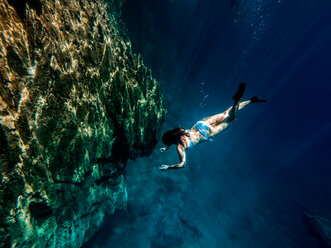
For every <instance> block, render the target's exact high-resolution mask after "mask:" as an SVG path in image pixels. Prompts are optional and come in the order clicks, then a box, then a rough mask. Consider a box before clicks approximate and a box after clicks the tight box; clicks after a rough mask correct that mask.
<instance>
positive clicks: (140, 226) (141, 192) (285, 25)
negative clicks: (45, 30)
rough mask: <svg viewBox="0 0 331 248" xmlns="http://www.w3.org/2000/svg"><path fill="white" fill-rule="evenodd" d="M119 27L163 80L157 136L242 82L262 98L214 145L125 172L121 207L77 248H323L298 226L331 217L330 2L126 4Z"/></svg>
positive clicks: (207, 111)
mask: <svg viewBox="0 0 331 248" xmlns="http://www.w3.org/2000/svg"><path fill="white" fill-rule="evenodd" d="M123 8H124V9H123V19H124V22H125V24H126V26H127V29H128V35H129V37H130V39H131V41H132V46H133V49H134V51H135V52H137V53H141V54H142V55H143V57H144V60H145V62H146V64H147V65H148V66H150V67H151V69H152V72H153V76H154V77H156V79H157V80H158V81H159V82H160V84H161V87H162V89H163V94H164V97H165V101H166V104H167V108H168V111H169V113H168V116H167V119H166V122H165V124H164V125H163V130H162V131H163V132H164V131H166V130H168V129H172V128H174V127H175V126H176V125H181V126H183V127H184V128H190V127H191V126H192V125H193V124H194V123H195V122H196V121H198V120H199V119H201V118H203V117H206V116H209V115H212V114H216V113H219V112H222V111H224V110H225V109H226V108H227V107H229V106H231V104H232V99H231V97H232V95H233V93H234V92H235V91H236V89H237V86H238V83H239V82H240V81H246V82H247V90H246V92H245V95H244V99H247V98H250V97H252V96H253V95H261V96H264V97H265V98H267V99H268V102H267V103H266V104H259V105H258V104H256V105H252V106H248V107H247V108H245V109H244V110H242V111H240V112H239V113H238V116H237V120H236V121H235V123H233V124H232V125H231V126H230V127H229V128H228V129H227V130H226V131H225V132H224V133H222V134H220V135H219V136H218V137H216V138H215V139H214V140H213V141H212V142H206V143H204V144H201V145H199V146H197V147H195V148H194V149H192V150H188V151H187V156H188V163H187V166H186V167H185V168H183V169H180V170H171V171H165V172H161V171H159V170H158V167H159V166H160V165H161V164H164V163H175V162H177V160H178V157H177V154H176V151H175V148H174V147H172V149H171V150H170V151H169V152H168V153H160V152H159V151H158V149H159V148H160V147H162V144H161V142H160V143H159V144H158V146H157V147H156V149H155V151H154V153H153V154H152V155H151V156H150V157H148V158H142V159H139V160H137V161H129V164H128V166H127V183H128V209H127V210H126V211H122V212H118V213H117V214H116V215H115V216H114V217H112V218H111V219H110V220H109V221H108V222H106V223H105V225H104V227H103V228H102V229H101V230H100V231H99V232H98V233H97V234H96V235H95V237H94V238H93V239H92V240H91V241H90V242H89V243H87V244H86V246H85V247H153V248H156V247H185V248H186V247H208V248H209V247H244V248H250V247H263V248H264V247H295V248H296V247H307V248H313V247H322V244H321V243H320V242H319V241H318V239H317V238H316V237H315V236H313V235H312V234H311V233H310V232H309V229H308V228H307V226H305V224H304V222H303V220H302V215H303V213H304V211H311V212H312V213H314V214H318V215H321V216H324V217H327V218H331V208H330V206H331V197H330V196H331V180H330V178H331V168H330V161H331V160H330V159H331V155H330V154H331V153H330V140H331V132H330V127H331V117H330V110H331V108H330V107H331V105H330V102H329V95H330V93H331V92H330V90H331V86H330V81H331V80H330V79H331V75H330V68H331V62H330V55H331V53H330V44H331V35H330V34H331V25H330V23H331V22H330V21H331V18H330V11H331V2H330V1H328V0H321V1H294V0H288V1H286V0H283V1H268V0H267V1H260V0H250V1H239V0H237V1H235V0H232V1H216V0H215V1H213V0H207V1H198V0H197V1H185V0H179V1H169V0H160V1H147V0H139V1H133V0H132V1H131V0H127V1H126V3H125V5H124V6H123Z"/></svg>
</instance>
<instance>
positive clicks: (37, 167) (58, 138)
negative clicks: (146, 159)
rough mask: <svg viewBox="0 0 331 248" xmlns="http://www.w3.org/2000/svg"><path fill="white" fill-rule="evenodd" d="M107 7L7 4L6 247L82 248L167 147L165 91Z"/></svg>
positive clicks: (0, 197) (0, 199) (1, 89)
mask: <svg viewBox="0 0 331 248" xmlns="http://www.w3.org/2000/svg"><path fill="white" fill-rule="evenodd" d="M115 2H116V3H115ZM107 3H108V4H107V5H106V4H105V3H104V2H103V1H101V0H98V1H92V0H90V1H89V0H70V1H69V0H51V1H46V0H40V1H39V0H31V1H10V2H7V1H6V0H1V1H0V43H1V44H0V144H1V146H0V166H1V167H0V169H1V175H0V180H1V185H0V206H1V208H0V216H1V218H0V247H80V246H81V245H82V244H83V243H84V242H85V241H87V240H88V239H89V238H90V237H91V236H92V234H93V233H94V232H95V230H96V229H97V228H98V227H99V226H100V225H101V223H102V221H103V218H104V217H105V216H106V215H111V214H112V213H113V212H114V211H115V209H119V208H123V207H125V204H126V186H125V185H126V184H125V180H124V169H125V166H126V162H127V160H128V159H135V158H137V157H139V156H146V155H149V154H150V153H151V152H152V150H153V148H154V146H155V144H156V143H157V140H158V139H159V136H160V126H161V124H162V122H163V120H164V115H165V109H164V108H163V103H162V96H161V94H160V91H159V85H158V83H157V82H156V81H155V80H154V79H153V78H152V76H151V73H150V71H149V70H148V69H147V68H146V67H145V66H144V64H143V62H142V60H141V58H140V57H139V56H137V55H134V54H132V51H131V45H130V42H129V41H128V39H127V38H123V37H125V36H124V35H123V34H122V32H120V31H119V28H118V20H117V16H118V6H120V4H121V2H120V1H109V2H107Z"/></svg>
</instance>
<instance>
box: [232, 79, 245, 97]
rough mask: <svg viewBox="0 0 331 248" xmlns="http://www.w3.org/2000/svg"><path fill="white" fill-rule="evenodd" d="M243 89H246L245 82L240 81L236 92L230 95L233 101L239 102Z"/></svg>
mask: <svg viewBox="0 0 331 248" xmlns="http://www.w3.org/2000/svg"><path fill="white" fill-rule="evenodd" d="M245 89H246V83H245V82H242V83H241V84H240V85H239V87H238V90H237V92H236V94H235V95H234V96H233V97H232V99H233V100H234V101H235V102H239V101H240V99H241V98H242V96H243V94H244V91H245Z"/></svg>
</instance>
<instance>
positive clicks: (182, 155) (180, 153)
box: [159, 144, 186, 170]
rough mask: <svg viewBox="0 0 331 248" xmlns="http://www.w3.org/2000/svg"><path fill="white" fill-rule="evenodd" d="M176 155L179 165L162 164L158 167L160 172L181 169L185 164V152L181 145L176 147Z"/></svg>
mask: <svg viewBox="0 0 331 248" xmlns="http://www.w3.org/2000/svg"><path fill="white" fill-rule="evenodd" d="M177 153H178V156H179V160H180V163H179V164H174V165H166V164H163V165H162V166H161V167H159V169H160V170H167V169H179V168H182V167H183V166H184V165H185V164H186V152H185V147H184V146H183V145H181V144H178V145H177Z"/></svg>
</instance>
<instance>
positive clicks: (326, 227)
mask: <svg viewBox="0 0 331 248" xmlns="http://www.w3.org/2000/svg"><path fill="white" fill-rule="evenodd" d="M303 219H304V222H305V223H306V225H307V226H308V227H309V228H310V230H311V232H312V234H313V235H314V236H315V237H316V238H317V239H318V240H320V241H321V242H322V245H324V246H325V247H331V221H330V220H329V219H327V218H324V217H322V216H318V215H313V214H311V213H308V212H305V213H304V214H303Z"/></svg>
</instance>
